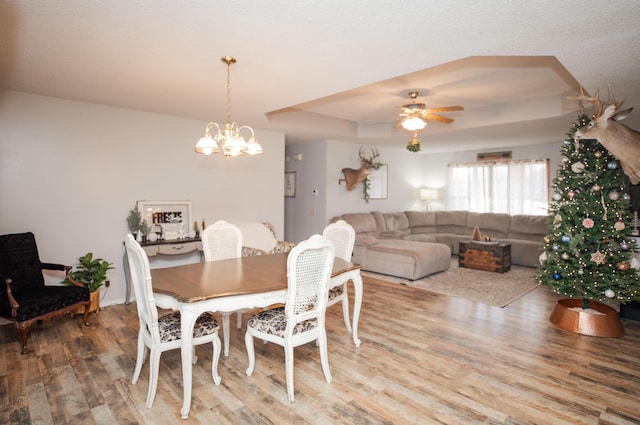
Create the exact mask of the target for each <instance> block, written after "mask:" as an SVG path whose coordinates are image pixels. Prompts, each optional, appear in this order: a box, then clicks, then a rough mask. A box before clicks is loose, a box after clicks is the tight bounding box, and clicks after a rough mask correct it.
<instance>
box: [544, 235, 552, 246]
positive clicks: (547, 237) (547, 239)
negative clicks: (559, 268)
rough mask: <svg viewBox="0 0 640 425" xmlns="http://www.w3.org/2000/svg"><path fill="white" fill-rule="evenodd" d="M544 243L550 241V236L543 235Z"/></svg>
mask: <svg viewBox="0 0 640 425" xmlns="http://www.w3.org/2000/svg"><path fill="white" fill-rule="evenodd" d="M544 243H546V244H549V243H551V238H549V236H545V237H544Z"/></svg>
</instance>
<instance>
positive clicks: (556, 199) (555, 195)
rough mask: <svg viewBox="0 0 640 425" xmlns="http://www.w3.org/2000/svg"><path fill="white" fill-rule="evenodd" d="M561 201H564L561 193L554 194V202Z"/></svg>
mask: <svg viewBox="0 0 640 425" xmlns="http://www.w3.org/2000/svg"><path fill="white" fill-rule="evenodd" d="M560 199H562V195H560V194H559V193H554V194H553V200H554V201H559V200H560Z"/></svg>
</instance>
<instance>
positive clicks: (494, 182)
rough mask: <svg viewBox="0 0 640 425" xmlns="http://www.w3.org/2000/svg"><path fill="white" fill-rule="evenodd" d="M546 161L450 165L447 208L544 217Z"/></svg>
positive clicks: (546, 178) (546, 176)
mask: <svg viewBox="0 0 640 425" xmlns="http://www.w3.org/2000/svg"><path fill="white" fill-rule="evenodd" d="M548 170H549V161H548V160H542V159H540V160H527V161H499V162H473V163H468V164H449V165H448V167H447V209H448V210H465V211H474V212H493V213H506V214H511V215H514V214H530V215H546V214H547V204H548V201H549V171H548Z"/></svg>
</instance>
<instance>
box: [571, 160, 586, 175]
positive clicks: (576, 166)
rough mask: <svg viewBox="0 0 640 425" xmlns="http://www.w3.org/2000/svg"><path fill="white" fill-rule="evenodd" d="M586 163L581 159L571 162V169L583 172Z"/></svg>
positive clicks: (575, 171)
mask: <svg viewBox="0 0 640 425" xmlns="http://www.w3.org/2000/svg"><path fill="white" fill-rule="evenodd" d="M584 168H585V167H584V164H583V163H582V162H580V161H578V162H575V163H573V164H571V171H573V172H574V173H582V172H583V171H584Z"/></svg>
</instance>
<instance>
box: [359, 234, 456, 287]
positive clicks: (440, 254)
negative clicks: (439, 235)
mask: <svg viewBox="0 0 640 425" xmlns="http://www.w3.org/2000/svg"><path fill="white" fill-rule="evenodd" d="M449 264H451V249H450V248H449V247H448V246H447V245H445V244H441V243H435V242H416V241H410V240H401V239H378V241H377V243H375V244H373V245H369V246H368V247H367V252H366V254H365V261H364V264H363V267H362V268H363V269H364V270H368V271H371V272H375V273H382V274H387V275H391V276H397V277H402V278H405V279H409V280H416V279H420V278H423V277H425V276H427V275H430V274H433V273H437V272H441V271H445V270H448V269H449Z"/></svg>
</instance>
